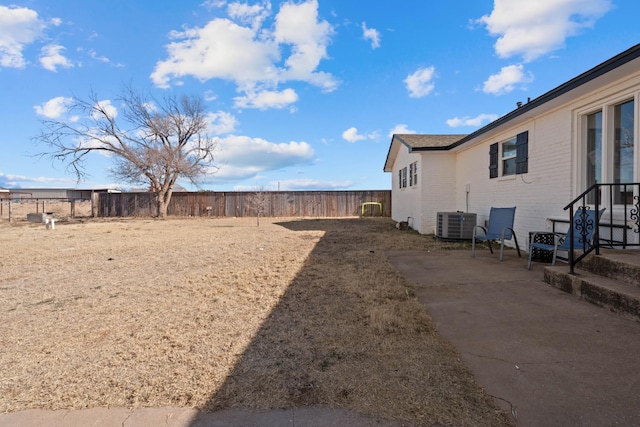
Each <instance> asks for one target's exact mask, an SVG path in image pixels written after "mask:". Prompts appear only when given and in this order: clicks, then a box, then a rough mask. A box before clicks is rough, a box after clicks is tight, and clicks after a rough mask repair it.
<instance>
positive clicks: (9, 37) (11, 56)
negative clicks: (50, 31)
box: [0, 5, 45, 68]
mask: <svg viewBox="0 0 640 427" xmlns="http://www.w3.org/2000/svg"><path fill="white" fill-rule="evenodd" d="M44 28H45V23H44V22H43V21H41V20H40V19H39V18H38V13H37V12H36V11H35V10H31V9H28V8H26V7H16V6H9V7H7V6H1V5H0V67H8V68H23V67H24V66H25V65H26V61H25V59H24V56H23V55H22V51H23V49H24V48H25V47H26V46H27V45H29V44H31V43H33V42H34V41H36V40H37V39H38V38H39V37H40V36H41V35H42V32H43V31H44Z"/></svg>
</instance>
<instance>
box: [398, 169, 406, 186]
mask: <svg viewBox="0 0 640 427" xmlns="http://www.w3.org/2000/svg"><path fill="white" fill-rule="evenodd" d="M398 187H399V188H406V187H407V168H406V167H404V168H402V169H400V170H399V171H398Z"/></svg>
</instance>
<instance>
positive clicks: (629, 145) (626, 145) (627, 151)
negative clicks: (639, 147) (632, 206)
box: [613, 101, 634, 204]
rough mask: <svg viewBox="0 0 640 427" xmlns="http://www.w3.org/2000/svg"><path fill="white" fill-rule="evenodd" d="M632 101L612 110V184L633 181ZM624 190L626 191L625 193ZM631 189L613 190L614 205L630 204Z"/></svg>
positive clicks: (618, 188) (616, 188)
mask: <svg viewBox="0 0 640 427" xmlns="http://www.w3.org/2000/svg"><path fill="white" fill-rule="evenodd" d="M633 115H634V113H633V101H628V102H625V103H623V104H619V105H616V106H615V107H614V109H613V122H614V134H615V136H614V140H613V182H614V183H632V182H634V180H633V139H634V138H633V136H634V135H633V128H634V123H633V122H634V120H633V119H634V117H633ZM625 190H626V191H625ZM630 190H631V187H628V188H626V189H625V187H624V186H616V187H615V188H614V192H615V193H614V199H615V203H617V204H622V203H625V202H626V203H632V199H633V191H630Z"/></svg>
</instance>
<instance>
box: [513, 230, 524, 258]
mask: <svg viewBox="0 0 640 427" xmlns="http://www.w3.org/2000/svg"><path fill="white" fill-rule="evenodd" d="M512 235H513V241H514V243H515V244H516V250H517V251H518V256H519V257H520V258H522V255H520V245H518V237H517V236H516V233H515V231H514V232H513V233H512Z"/></svg>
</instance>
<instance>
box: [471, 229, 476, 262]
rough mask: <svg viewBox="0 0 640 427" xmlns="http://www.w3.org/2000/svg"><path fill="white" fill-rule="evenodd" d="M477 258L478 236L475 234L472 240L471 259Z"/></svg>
mask: <svg viewBox="0 0 640 427" xmlns="http://www.w3.org/2000/svg"><path fill="white" fill-rule="evenodd" d="M475 256H476V235H475V234H474V235H473V237H472V238H471V258H475Z"/></svg>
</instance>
